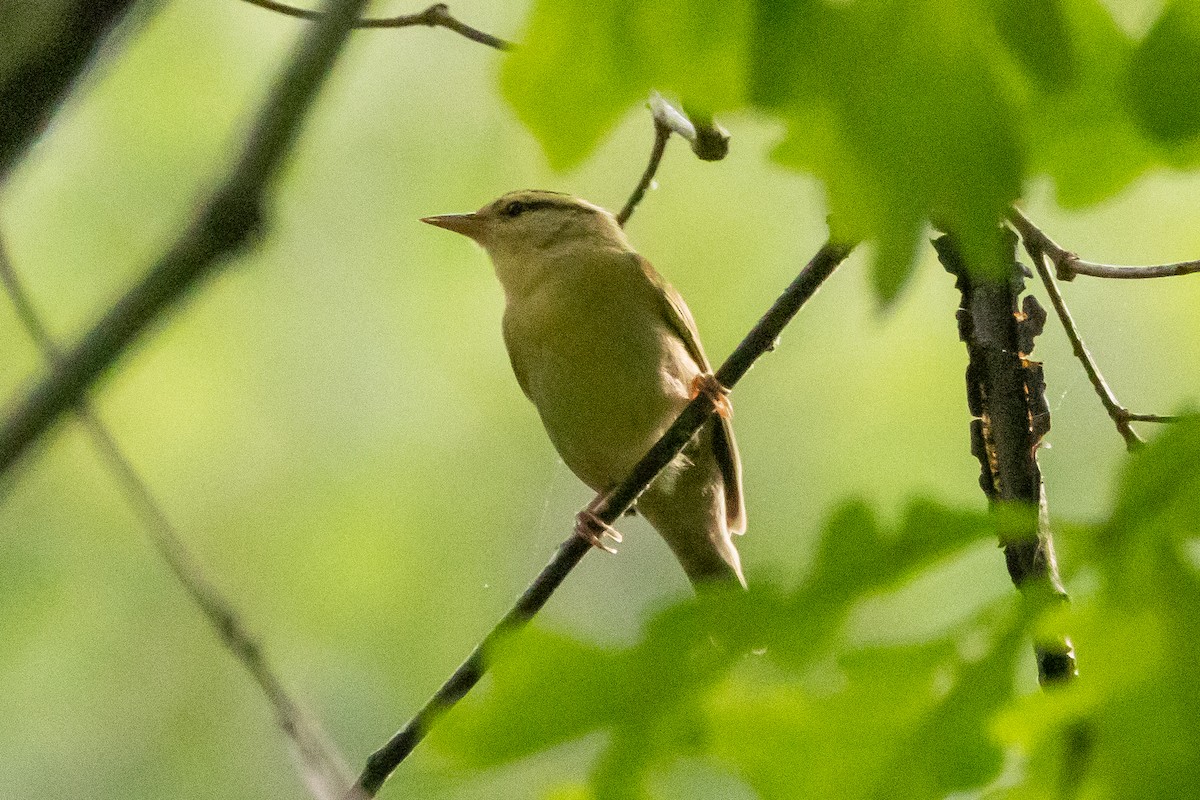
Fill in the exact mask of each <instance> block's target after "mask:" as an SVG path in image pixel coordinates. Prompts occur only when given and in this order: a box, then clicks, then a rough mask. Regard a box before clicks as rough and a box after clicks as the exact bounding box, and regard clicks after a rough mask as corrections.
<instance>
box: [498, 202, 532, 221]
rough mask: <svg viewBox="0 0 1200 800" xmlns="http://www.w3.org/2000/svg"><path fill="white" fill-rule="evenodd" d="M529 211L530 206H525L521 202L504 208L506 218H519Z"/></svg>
mask: <svg viewBox="0 0 1200 800" xmlns="http://www.w3.org/2000/svg"><path fill="white" fill-rule="evenodd" d="M528 210H529V206H527V205H525V204H524V203H522V202H521V201H520V200H516V201H514V202H512V203H509V204H508V205H507V206H505V207H504V216H506V217H519V216H521V215H522V214H524V213H525V212H526V211H528Z"/></svg>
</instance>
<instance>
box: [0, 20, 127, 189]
mask: <svg viewBox="0 0 1200 800" xmlns="http://www.w3.org/2000/svg"><path fill="white" fill-rule="evenodd" d="M132 5H133V3H132V2H131V0H73V1H72V2H70V3H56V4H54V7H53V8H52V10H49V11H45V10H37V4H30V5H29V6H27V8H26V10H20V9H19V7H18V8H17V9H13V10H10V11H9V12H8V13H10V14H26V15H35V14H47V13H48V14H52V15H53V17H54V23H53V24H47V25H42V26H39V30H38V31H37V33H36V34H35V35H37V36H40V37H41V39H40V40H39V41H38V43H37V46H36V47H27V48H24V49H25V50H26V51H27V52H28V55H27V57H25V58H21V59H19V60H14V59H13V58H11V57H7V58H6V63H5V64H4V69H3V71H0V180H3V178H4V176H5V175H7V174H8V172H9V170H10V169H11V168H12V166H13V165H14V164H15V163H16V162H17V161H18V160H19V159H20V157H21V156H22V155H23V154H24V153H25V150H26V149H27V148H28V147H29V145H30V144H31V143H32V142H33V141H34V140H35V139H36V138H37V136H38V134H39V133H41V131H42V129H43V128H44V127H45V125H46V123H47V122H48V121H49V119H50V117H51V116H52V115H53V114H54V111H55V109H57V108H58V106H59V104H60V103H61V102H62V100H63V98H64V97H65V96H66V94H67V92H68V91H69V90H70V88H71V85H72V83H73V82H74V81H75V80H76V78H77V77H78V76H79V74H81V73H82V72H83V71H84V69H85V68H86V67H87V65H88V63H89V62H90V61H91V58H92V55H93V54H94V53H95V52H96V50H97V49H98V48H99V47H100V43H101V42H102V41H103V40H104V39H105V37H106V36H107V35H108V33H109V31H111V30H112V29H113V28H115V27H116V26H117V25H118V24H119V23H120V22H121V20H122V19H124V18H125V16H126V15H127V13H128V11H129V9H130V7H131V6H132ZM11 8H12V7H11V6H10V9H11ZM6 35H9V36H11V35H13V34H12V33H11V32H6ZM16 49H17V51H18V52H20V51H21V50H22V48H16ZM6 55H7V54H6Z"/></svg>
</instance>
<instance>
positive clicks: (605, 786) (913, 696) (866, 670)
mask: <svg viewBox="0 0 1200 800" xmlns="http://www.w3.org/2000/svg"><path fill="white" fill-rule="evenodd" d="M991 535H992V533H991V528H990V526H989V524H988V520H987V517H986V516H985V515H982V514H973V513H963V512H953V511H948V510H946V509H943V508H941V507H938V506H936V505H934V504H932V503H928V502H920V503H914V504H913V505H912V506H911V507H910V508H909V509H908V510H907V512H906V513H905V515H904V518H903V521H902V523H901V524H900V525H899V526H897V529H896V530H889V531H884V530H881V528H880V526H879V524H878V522H877V521H876V519H875V517H874V515H873V514H871V512H870V511H869V510H868V509H867V508H866V507H865V506H863V505H861V504H850V505H847V506H845V507H844V508H843V509H841V510H840V511H839V512H837V513H836V514H834V516H833V518H832V519H831V520H830V522H829V524H828V525H827V526H826V529H825V532H824V537H823V541H822V546H821V549H820V551H819V554H818V556H817V559H816V563H815V564H814V566H813V569H812V574H811V576H810V577H809V579H808V580H807V581H805V583H804V584H803V585H802V586H801V587H800V588H798V589H797V590H795V591H794V592H791V593H787V594H785V593H779V592H776V591H774V590H772V589H771V588H770V587H762V586H759V585H755V586H753V588H752V590H751V591H750V592H741V591H731V592H730V593H728V594H716V595H713V596H711V597H709V596H706V597H704V598H701V599H698V600H695V601H691V602H686V603H683V604H680V605H678V606H675V607H672V608H669V609H667V610H666V611H664V612H663V613H662V614H660V615H658V616H657V617H655V618H654V619H653V620H651V621H650V622H649V623H648V624H647V626H646V629H645V631H644V634H643V637H642V640H641V641H640V642H639V643H638V644H636V645H635V646H633V647H630V648H597V647H595V646H592V645H586V644H582V643H577V642H572V641H571V640H569V639H567V638H565V637H561V636H556V635H551V634H547V633H544V632H536V631H534V632H528V633H525V634H523V635H520V636H518V637H516V638H515V639H513V640H512V641H511V642H510V643H509V646H508V647H506V648H505V650H504V652H503V653H502V654H501V655H500V656H499V658H498V661H497V666H496V669H495V672H494V675H493V684H492V687H491V689H490V691H488V692H486V693H485V694H484V695H483V696H481V697H475V698H472V699H469V700H467V701H464V702H463V703H462V704H460V706H459V707H458V708H457V709H456V710H455V711H454V712H452V713H451V715H450V716H449V718H448V719H447V724H446V725H444V726H442V727H441V729H439V730H435V732H434V734H433V740H434V742H435V744H436V745H437V746H438V748H439V749H440V750H441V751H442V752H443V753H445V754H446V755H448V756H450V757H451V758H452V759H454V760H455V761H456V762H458V763H460V764H463V765H466V766H472V767H486V766H495V765H500V764H504V763H507V762H510V761H512V760H515V759H518V758H522V757H524V756H527V755H529V754H531V753H533V752H536V751H538V750H540V749H544V748H546V747H550V746H554V745H556V744H559V743H561V742H565V741H567V740H569V739H572V738H577V737H579V736H582V735H584V734H586V733H589V732H593V731H598V730H606V731H607V732H608V734H609V740H608V744H607V746H606V747H605V749H604V751H603V752H602V754H601V756H600V758H599V761H598V762H597V764H596V766H595V768H594V771H593V774H592V788H593V790H594V792H595V797H596V798H598V799H600V800H604V799H605V798H642V797H646V796H648V795H647V793H646V792H647V789H646V786H647V778H648V777H649V776H650V775H651V774H652V773H653V772H654V770H656V769H658V768H660V767H662V766H664V765H666V764H669V763H671V762H672V761H673V760H675V759H677V758H680V757H683V756H694V755H708V756H710V757H712V756H716V757H720V758H722V759H724V760H727V761H729V762H731V763H733V764H735V765H737V766H738V768H739V770H740V771H741V772H742V774H744V775H745V776H746V777H747V778H748V779H749V780H750V781H751V783H753V784H754V785H755V787H756V788H758V789H759V790H760V791H767V790H768V789H769V787H771V786H776V785H784V784H787V785H790V783H789V782H794V781H802V782H803V785H805V786H808V785H810V783H809V782H812V781H816V782H817V783H811V785H814V786H815V785H819V783H820V781H821V780H824V778H822V777H821V776H822V775H824V774H825V772H823V770H825V771H828V772H829V774H830V775H832V774H833V772H834V771H840V770H844V765H845V763H846V758H847V755H846V754H845V753H843V754H841V755H840V757H839V759H838V760H837V762H836V763H839V764H841V765H843V766H839V767H837V769H836V770H835V769H834V766H833V765H832V763H831V764H829V765H826V766H825V767H819V766H814V767H813V768H812V769H811V770H808V769H806V770H805V771H804V775H803V776H799V777H798V776H794V775H792V774H793V773H795V772H796V770H795V769H794V765H795V764H797V763H809V756H810V755H812V754H813V753H814V752H820V751H822V750H823V749H824V748H827V747H829V746H830V744H829V743H830V737H831V736H834V738H835V739H837V740H838V741H839V742H840V744H839V745H838V746H839V747H841V746H846V747H851V743H850V740H858V741H859V743H858V744H857V745H854V748H855V752H859V751H861V752H863V753H865V754H869V756H870V759H871V760H872V761H873V762H874V763H875V764H876V767H877V768H878V769H879V770H883V769H885V768H886V767H887V766H888V764H889V763H890V762H891V761H893V760H903V761H905V762H910V763H919V764H920V769H917V770H914V771H913V772H912V774H911V775H910V776H909V777H908V780H909V781H910V782H911V784H912V787H913V788H912V791H913V792H914V794H913V795H912V796H914V797H916V796H923V795H921V794H920V792H921V791H925V790H927V789H928V787H931V786H933V787H943V788H944V787H960V786H968V785H976V784H980V783H982V782H984V781H986V779H987V778H989V777H990V776H992V775H993V774H994V773H995V772H996V771H997V770H998V766H999V753H998V752H997V751H996V750H995V748H994V747H992V746H991V745H990V744H988V743H986V742H985V741H984V740H983V738H982V737H983V735H984V732H985V731H986V726H985V725H984V721H985V720H986V719H987V718H988V717H989V716H990V715H991V714H992V713H993V712H994V710H995V709H996V708H997V707H998V706H999V704H1000V703H1001V702H1002V701H1003V700H1004V699H1006V698H1007V697H1008V695H1009V693H1010V692H1011V676H1012V669H1011V667H1010V665H1009V662H1010V661H1011V658H1012V653H1013V651H1014V649H1015V646H1016V644H1017V643H1018V642H1019V640H1020V637H1019V635H1017V634H1018V633H1019V627H1018V626H1015V624H1014V623H1013V622H1012V621H1011V620H1007V621H1006V620H1001V619H999V618H995V619H989V620H988V621H986V622H977V624H976V625H975V626H972V627H970V628H968V629H966V630H958V631H954V632H952V633H951V634H950V635H949V636H948V637H946V638H944V639H942V640H939V641H936V642H932V643H929V644H924V645H915V646H908V647H900V648H890V649H889V648H882V649H870V650H861V651H852V652H849V653H843V654H841V655H840V656H838V661H837V670H836V671H837V674H836V675H835V676H833V677H832V679H831V680H832V682H833V684H834V685H835V686H836V689H835V690H834V691H832V692H830V691H828V690H821V691H819V692H817V693H816V694H814V693H813V687H812V685H811V679H812V676H813V675H814V670H815V671H816V674H819V673H821V672H822V671H823V670H827V669H828V668H827V667H822V666H820V665H821V664H822V663H827V661H828V658H829V656H830V655H831V647H833V646H834V645H835V643H836V634H837V633H838V632H839V630H840V628H841V627H842V624H843V622H844V620H845V618H846V616H847V614H848V613H849V612H850V610H851V609H852V608H853V607H854V606H855V605H856V604H857V603H858V602H859V601H860V600H862V599H863V598H864V597H865V596H867V595H868V594H871V593H873V592H877V591H880V590H883V589H888V588H894V587H896V586H898V585H900V584H902V583H904V582H905V581H906V580H908V579H910V578H912V577H913V576H915V575H917V574H919V573H920V572H922V571H923V570H925V569H928V568H929V567H931V566H933V565H935V564H936V563H938V562H939V561H941V560H942V559H943V558H945V557H946V556H948V555H950V554H953V553H955V552H958V551H960V550H962V549H964V548H965V547H967V546H969V545H971V544H973V543H975V542H977V541H979V539H980V538H981V537H990V536H991ZM969 640H970V641H975V642H976V644H975V650H976V651H978V650H979V649H980V645H979V642H982V643H983V648H984V649H985V650H986V653H987V654H986V655H984V656H983V657H982V658H981V657H980V656H979V654H978V652H974V653H973V652H972V649H971V647H968V646H966V645H967V643H968V641H969ZM762 647H765V649H766V656H765V658H764V657H763V656H761V655H757V656H756V655H747V654H748V653H749V651H750V650H751V649H753V648H762ZM760 652H761V651H760ZM833 652H836V651H833ZM772 662H773V663H774V665H775V666H772ZM764 670H765V671H766V673H767V674H766V676H765V677H763V676H758V675H756V674H755V673H758V672H763V671H764ZM818 682H819V681H818ZM851 721H853V724H851ZM743 729H744V731H745V735H744V736H741V735H731V731H733V732H735V733H736V732H737V731H739V730H743ZM835 734H836V735H835ZM947 736H953V737H954V738H955V741H954V742H953V743H951V742H945V743H941V744H939V745H938V747H937V748H936V749H935V750H936V752H935V751H934V750H928V748H926V744H925V743H926V740H927V739H930V738H935V739H937V738H940V737H947ZM842 739H846V740H847V741H845V742H842V741H841V740H842ZM767 742H770V744H769V745H768V744H767ZM927 750H928V752H926V751H927ZM847 752H850V751H847ZM919 753H924V755H919ZM768 756H769V758H768ZM763 759H766V760H765V761H763ZM772 764H773V765H774V766H773V767H771V765H772ZM772 769H774V770H775V772H772V771H771V770H772ZM858 769H859V767H858V766H856V767H855V770H856V771H857V770H858ZM864 769H865V770H866V771H864V772H863V773H862V775H863V776H868V775H870V774H872V773H871V770H870V769H869V768H865V767H864ZM776 772H778V773H779V774H775V773H776ZM881 775H882V773H876V777H879V776H881ZM788 776H792V777H788ZM880 779H881V778H880ZM874 780H875V779H871V780H869V781H867V782H866V783H864V785H863V787H864V788H863V791H866V789H867V788H869V787H870V786H872V785H874ZM781 781H782V782H783V783H782V784H781V783H780V782H781ZM796 785H800V784H796ZM764 787H766V788H764ZM768 794H769V793H768ZM769 796H780V797H783V796H796V795H787V794H783V793H780V794H778V795H769ZM862 796H870V795H869V794H863V795H862Z"/></svg>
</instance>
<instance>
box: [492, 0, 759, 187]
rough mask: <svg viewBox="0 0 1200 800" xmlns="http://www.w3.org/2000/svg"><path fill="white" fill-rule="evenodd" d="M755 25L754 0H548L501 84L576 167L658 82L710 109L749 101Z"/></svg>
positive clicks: (538, 8)
mask: <svg viewBox="0 0 1200 800" xmlns="http://www.w3.org/2000/svg"><path fill="white" fill-rule="evenodd" d="M713 20H720V24H719V25H714V24H713ZM749 29H750V9H749V3H748V0H732V1H731V0H704V1H703V2H701V1H699V0H668V1H666V2H662V1H660V2H655V3H648V2H629V1H628V0H595V1H594V2H592V1H586V2H585V0H565V1H564V0H539V2H538V3H536V4H535V6H534V9H533V13H532V15H531V17H530V25H529V28H528V29H527V31H526V32H525V35H524V36H523V37H522V45H521V47H519V48H517V50H516V51H515V52H514V53H513V54H512V55H511V56H510V57H509V58H508V59H507V60H506V61H505V62H504V66H503V68H502V70H501V73H500V81H501V86H502V89H503V92H504V95H505V97H506V98H507V99H508V101H509V102H510V103H512V105H513V108H515V109H516V111H517V115H518V116H519V117H520V118H521V121H522V122H524V123H525V124H526V125H527V126H528V127H529V129H530V130H531V131H533V133H534V135H535V136H537V138H538V141H539V142H541V144H542V147H543V148H544V149H545V152H546V157H547V158H548V159H549V161H550V164H551V166H553V167H554V168H555V169H567V168H570V167H573V166H576V165H577V164H579V162H580V161H582V160H583V159H584V158H585V157H586V156H587V155H588V154H589V153H590V152H591V151H592V150H593V149H594V148H595V146H596V144H597V143H598V142H599V141H600V139H601V138H602V137H603V136H604V134H606V133H607V132H608V131H610V130H611V129H612V128H613V127H614V126H615V125H616V123H617V121H618V120H619V119H620V118H621V116H622V115H623V114H624V113H625V112H627V111H628V110H629V109H630V108H631V107H633V106H634V105H636V104H637V103H639V102H645V100H646V98H647V97H648V96H649V93H650V90H651V89H658V90H661V91H663V92H669V93H673V94H677V95H679V96H681V97H683V98H684V99H685V100H686V101H687V102H688V104H689V105H690V106H691V107H694V108H696V109H699V110H704V111H708V112H710V113H711V112H715V111H722V110H725V109H728V108H732V107H736V106H738V105H740V104H741V103H742V102H743V95H744V91H743V83H744V78H743V71H744V69H745V62H746V56H745V52H744V51H745V48H746V46H747V45H746V42H747V39H748V36H749Z"/></svg>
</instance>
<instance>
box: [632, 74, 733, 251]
mask: <svg viewBox="0 0 1200 800" xmlns="http://www.w3.org/2000/svg"><path fill="white" fill-rule="evenodd" d="M647 105H648V106H649V108H650V115H651V117H652V118H653V119H654V147H653V148H652V149H651V151H650V161H649V162H648V163H647V164H646V170H645V171H644V172H643V173H642V179H641V180H640V181H638V185H637V186H636V187H634V190H633V193H632V194H631V195H629V199H628V200H627V201H626V202H625V207H624V208H622V209H621V212H620V213H619V214H617V224H618V225H621V226H622V227H624V226H625V223H626V222H628V221H629V218H630V217H631V216H633V212H634V209H636V208H637V206H638V203H640V202H642V198H644V197H645V196H646V190H647V189H649V188H650V186H651V185H652V184H653V183H654V175H655V174H656V173H657V172H658V166H659V164H660V163H661V162H662V157H663V153H664V152H666V149H667V140H668V139H670V138H671V134H672V133H677V134H679V135H680V136H682V137H683V138H684V139H687V140H688V142H689V143H690V144H691V146H692V152H694V153H695V154H696V156H697V157H698V158H700V159H701V160H704V161H719V160H721V159H722V158H724V157H725V155H726V154H727V153H728V152H729V133H728V132H727V131H726V130H725V129H724V128H722V127H721V126H720V125H717V124H716V123H715V122H713V121H712V119H711V118H703V119H700V121H699V122H697V121H696V119H693V118H692V117H690V116H687V115H684V114H682V113H680V111H679V110H678V109H676V108H675V107H674V106H672V105H671V104H670V103H668V102H667V101H666V100H664V99H663V96H662V95H661V94H659V93H658V92H651V93H650V102H649V103H648V104H647Z"/></svg>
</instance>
